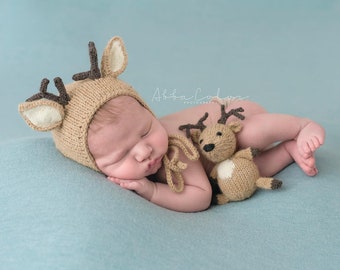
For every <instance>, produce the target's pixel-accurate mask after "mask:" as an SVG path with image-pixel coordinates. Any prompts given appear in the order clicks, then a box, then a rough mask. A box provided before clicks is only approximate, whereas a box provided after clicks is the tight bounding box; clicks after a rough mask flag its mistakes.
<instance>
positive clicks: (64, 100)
mask: <svg viewBox="0 0 340 270" xmlns="http://www.w3.org/2000/svg"><path fill="white" fill-rule="evenodd" d="M49 83H50V81H49V80H48V79H46V78H45V79H43V80H42V81H41V85H40V90H39V93H37V94H35V95H33V96H31V97H30V98H28V99H26V101H34V100H39V99H48V100H52V101H55V102H57V103H59V104H60V105H63V106H65V105H67V104H68V102H69V101H70V97H69V95H68V94H67V92H66V88H65V86H64V83H63V81H62V79H61V78H59V77H56V78H54V84H55V86H56V88H57V89H58V91H59V96H57V95H54V94H52V93H48V92H47V86H48V84H49Z"/></svg>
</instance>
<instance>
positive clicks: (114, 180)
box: [107, 176, 122, 185]
mask: <svg viewBox="0 0 340 270" xmlns="http://www.w3.org/2000/svg"><path fill="white" fill-rule="evenodd" d="M107 179H108V180H110V181H111V182H113V183H115V184H117V185H120V183H121V182H122V180H121V179H119V178H116V177H113V176H108V177H107Z"/></svg>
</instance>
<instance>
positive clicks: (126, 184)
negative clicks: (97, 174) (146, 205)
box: [107, 176, 155, 201]
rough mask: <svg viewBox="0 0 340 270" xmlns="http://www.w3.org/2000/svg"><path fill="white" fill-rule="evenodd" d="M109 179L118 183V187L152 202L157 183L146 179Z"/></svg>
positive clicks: (109, 177) (110, 177)
mask: <svg viewBox="0 0 340 270" xmlns="http://www.w3.org/2000/svg"><path fill="white" fill-rule="evenodd" d="M107 179H109V180H110V181H112V182H114V183H116V184H117V185H120V186H121V187H122V188H125V189H128V190H133V191H135V192H137V193H138V194H139V195H140V196H142V197H143V198H145V199H147V200H149V201H150V200H151V198H152V195H153V193H154V190H155V183H154V182H151V181H150V180H148V179H147V178H145V177H144V178H142V179H139V180H127V179H119V178H116V177H112V176H108V177H107Z"/></svg>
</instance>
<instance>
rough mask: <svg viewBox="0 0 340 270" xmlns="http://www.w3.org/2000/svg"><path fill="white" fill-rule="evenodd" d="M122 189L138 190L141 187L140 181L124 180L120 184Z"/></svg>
mask: <svg viewBox="0 0 340 270" xmlns="http://www.w3.org/2000/svg"><path fill="white" fill-rule="evenodd" d="M119 185H120V186H121V187H122V188H125V189H128V190H137V189H138V188H139V186H140V184H139V183H138V181H133V180H124V181H121V182H120V184H119Z"/></svg>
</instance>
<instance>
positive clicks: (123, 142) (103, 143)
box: [94, 101, 168, 180]
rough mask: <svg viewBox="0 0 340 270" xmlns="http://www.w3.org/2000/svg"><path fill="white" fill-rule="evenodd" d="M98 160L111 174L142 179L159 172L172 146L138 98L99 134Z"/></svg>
mask: <svg viewBox="0 0 340 270" xmlns="http://www.w3.org/2000/svg"><path fill="white" fill-rule="evenodd" d="M96 140H97V141H96V142H95V145H96V150H95V155H94V156H95V159H96V163H97V166H98V168H99V169H100V170H101V171H102V172H103V173H104V174H106V175H107V176H111V177H116V178H119V179H124V180H139V179H142V178H144V177H146V176H149V175H151V174H154V173H156V172H157V171H158V170H159V169H160V167H161V166H162V158H163V156H164V155H165V153H166V152H167V149H168V134H167V132H166V130H165V129H164V127H163V126H162V125H161V124H160V122H159V121H158V119H156V118H155V117H154V116H153V115H152V114H151V113H150V112H149V111H148V110H147V109H145V108H144V107H142V106H141V105H140V104H139V103H138V102H137V101H134V102H133V103H132V104H131V105H129V110H128V111H126V112H124V113H122V115H120V116H119V121H118V123H114V124H108V125H107V126H105V127H103V128H102V130H101V131H100V133H99V134H98V136H96Z"/></svg>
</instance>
